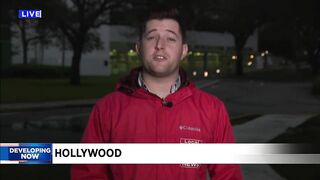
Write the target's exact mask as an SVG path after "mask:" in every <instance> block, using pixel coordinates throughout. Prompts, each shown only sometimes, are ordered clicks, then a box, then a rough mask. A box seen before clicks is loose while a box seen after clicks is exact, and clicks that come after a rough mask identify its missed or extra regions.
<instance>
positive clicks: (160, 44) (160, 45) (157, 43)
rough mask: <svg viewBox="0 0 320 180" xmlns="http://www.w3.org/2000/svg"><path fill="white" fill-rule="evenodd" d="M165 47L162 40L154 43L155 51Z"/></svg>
mask: <svg viewBox="0 0 320 180" xmlns="http://www.w3.org/2000/svg"><path fill="white" fill-rule="evenodd" d="M164 47H165V41H164V39H163V38H161V37H159V38H158V39H157V42H156V49H158V50H159V49H163V48H164Z"/></svg>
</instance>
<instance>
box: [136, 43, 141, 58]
mask: <svg viewBox="0 0 320 180" xmlns="http://www.w3.org/2000/svg"><path fill="white" fill-rule="evenodd" d="M140 45H141V44H140V41H137V42H136V45H135V48H136V52H137V54H138V56H140V54H141V52H140V49H141V48H140Z"/></svg>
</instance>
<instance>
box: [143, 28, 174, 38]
mask: <svg viewBox="0 0 320 180" xmlns="http://www.w3.org/2000/svg"><path fill="white" fill-rule="evenodd" d="M155 31H157V29H151V30H150V31H148V32H146V35H148V34H150V33H152V32H155ZM166 31H168V32H170V33H172V34H174V35H175V36H176V37H179V36H178V34H177V33H176V32H174V31H172V30H170V29H166Z"/></svg>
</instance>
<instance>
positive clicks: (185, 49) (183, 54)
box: [181, 43, 188, 60]
mask: <svg viewBox="0 0 320 180" xmlns="http://www.w3.org/2000/svg"><path fill="white" fill-rule="evenodd" d="M187 55H188V44H187V43H184V44H183V45H182V55H181V60H182V59H184V58H185V57H186V56H187Z"/></svg>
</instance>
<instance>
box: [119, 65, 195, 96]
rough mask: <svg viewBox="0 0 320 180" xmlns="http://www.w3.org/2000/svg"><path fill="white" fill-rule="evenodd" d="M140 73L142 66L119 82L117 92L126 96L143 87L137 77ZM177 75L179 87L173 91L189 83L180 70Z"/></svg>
mask: <svg viewBox="0 0 320 180" xmlns="http://www.w3.org/2000/svg"><path fill="white" fill-rule="evenodd" d="M141 71H142V66H140V67H137V68H135V69H132V70H131V72H130V73H129V75H128V76H126V77H124V78H123V79H122V80H120V82H119V84H118V85H117V90H118V91H121V92H123V93H126V94H132V93H134V92H135V91H137V90H138V89H140V88H142V87H143V86H141V85H143V84H141V81H140V84H139V76H141V75H140V74H141ZM179 75H180V76H179V77H180V78H179V87H177V89H176V90H175V91H178V90H179V89H181V88H183V87H185V86H187V85H188V84H189V83H190V82H189V80H188V79H187V74H186V72H185V71H184V70H183V69H182V68H180V69H179ZM140 80H141V79H140ZM175 91H174V92H175Z"/></svg>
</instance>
